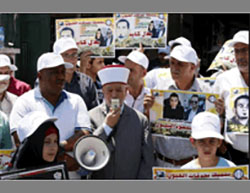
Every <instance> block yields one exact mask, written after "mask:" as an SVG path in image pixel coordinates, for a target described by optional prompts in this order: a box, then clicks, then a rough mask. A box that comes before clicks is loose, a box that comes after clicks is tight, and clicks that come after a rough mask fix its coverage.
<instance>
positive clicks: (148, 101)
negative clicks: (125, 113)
mask: <svg viewBox="0 0 250 193" xmlns="http://www.w3.org/2000/svg"><path fill="white" fill-rule="evenodd" d="M154 101H155V97H154V96H153V95H152V94H147V95H145V97H144V101H143V106H144V112H143V114H144V115H146V116H147V117H148V118H149V112H150V109H151V108H152V106H153V104H154Z"/></svg>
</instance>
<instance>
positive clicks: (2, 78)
mask: <svg viewBox="0 0 250 193" xmlns="http://www.w3.org/2000/svg"><path fill="white" fill-rule="evenodd" d="M9 80H10V75H8V74H1V75H0V93H1V94H2V93H3V92H4V91H6V90H7V89H8V86H9V83H10V81H9Z"/></svg>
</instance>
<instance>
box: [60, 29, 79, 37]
mask: <svg viewBox="0 0 250 193" xmlns="http://www.w3.org/2000/svg"><path fill="white" fill-rule="evenodd" d="M67 30H69V31H70V32H71V35H72V37H75V33H74V31H73V29H71V28H70V27H64V28H62V29H61V31H60V36H61V35H62V32H63V31H67Z"/></svg>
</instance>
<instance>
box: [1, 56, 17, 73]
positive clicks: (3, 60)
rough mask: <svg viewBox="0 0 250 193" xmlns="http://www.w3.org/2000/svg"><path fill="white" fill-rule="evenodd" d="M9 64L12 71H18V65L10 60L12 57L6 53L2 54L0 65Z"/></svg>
mask: <svg viewBox="0 0 250 193" xmlns="http://www.w3.org/2000/svg"><path fill="white" fill-rule="evenodd" d="M4 66H8V67H9V68H10V70H11V71H16V70H17V67H16V66H15V65H12V64H11V62H10V58H9V57H8V56H6V55H5V54H0V67H4Z"/></svg>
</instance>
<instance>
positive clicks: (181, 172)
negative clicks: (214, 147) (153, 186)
mask: <svg viewBox="0 0 250 193" xmlns="http://www.w3.org/2000/svg"><path fill="white" fill-rule="evenodd" d="M153 180H248V165H241V166H236V167H224V168H222V167H218V168H217V167H216V168H215V167H214V168H201V169H178V168H174V169H173V168H164V167H153Z"/></svg>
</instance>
